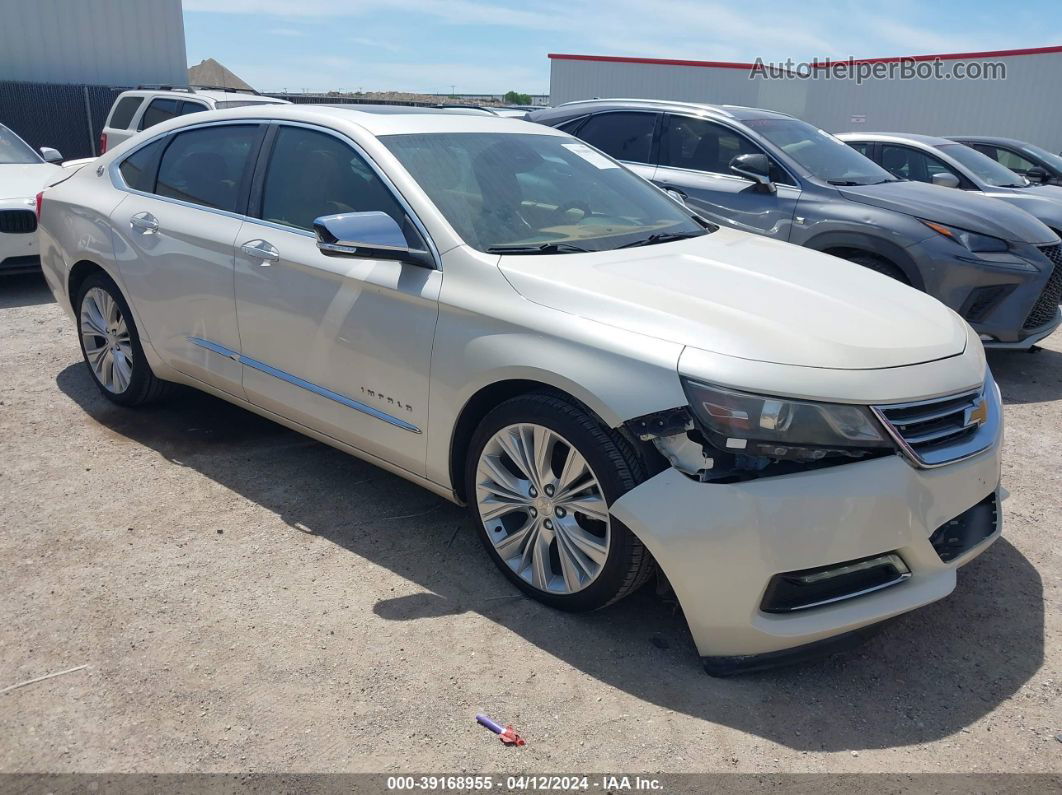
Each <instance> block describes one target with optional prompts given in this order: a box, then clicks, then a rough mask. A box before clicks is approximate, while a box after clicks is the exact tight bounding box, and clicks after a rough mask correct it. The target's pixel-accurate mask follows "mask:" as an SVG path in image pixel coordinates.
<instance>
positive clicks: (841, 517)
mask: <svg viewBox="0 0 1062 795" xmlns="http://www.w3.org/2000/svg"><path fill="white" fill-rule="evenodd" d="M1001 447H1002V445H1001V443H999V442H997V443H996V445H995V446H993V447H992V448H990V449H989V450H987V451H985V452H984V453H982V454H980V455H978V456H976V457H975V458H971V459H969V460H967V461H963V462H959V463H956V464H951V465H949V466H947V467H943V468H941V469H933V470H924V469H915V468H914V467H912V466H910V465H909V464H908V463H907V462H906V461H905V460H904V459H902V458H901V457H899V456H887V457H885V458H877V459H874V460H871V461H863V462H858V463H853V464H845V465H843V466H838V467H831V468H828V469H819V470H814V471H811V472H802V473H798V474H794V475H785V476H779V477H773V478H764V479H761V480H750V481H746V482H744V483H734V484H729V485H723V484H710V483H698V482H696V481H693V480H691V479H689V478H688V477H686V476H685V475H683V474H681V473H680V472H678V471H677V470H675V469H667V470H665V471H664V472H661V473H660V474H659V475H657V476H656V477H654V478H650V479H649V480H647V481H646V482H645V483H642V484H641V485H640V486H636V487H635V488H634V489H633V490H632V491H629V492H628V493H627V494H625V495H624V496H622V497H620V499H619V500H617V501H616V502H615V503H614V504H613V505H612V514H613V515H614V516H616V517H617V518H618V519H619V520H620V521H622V522H623V523H624V524H626V525H627V526H628V527H630V528H631V530H633V531H634V533H635V535H637V536H638V537H639V538H640V539H641V540H642V542H643V543H644V544H645V545H646V547H647V548H648V549H649V551H650V552H652V553H653V557H654V558H655V559H656V561H657V563H658V564H659V565H660V567H661V569H663V571H664V574H666V575H667V578H668V580H669V581H670V582H671V584H672V586H673V587H674V589H675V593H676V594H677V596H678V599H679V603H680V604H681V605H682V612H683V613H684V614H685V616H686V620H687V622H688V623H689V627H690V630H691V632H692V633H693V639H694V641H695V642H696V644H697V650H698V651H699V652H700V653H701V655H702V656H717V655H719V656H725V655H744V654H759V653H761V652H770V651H775V650H778V649H784V648H788V647H790V646H794V645H798V644H802V643H811V642H813V641H816V640H820V639H822V638H826V637H830V636H832V635H837V634H839V633H841V632H847V631H849V630H853V629H858V628H859V627H862V626H866V625H867V624H872V623H874V622H877V621H882V620H884V619H886V618H890V617H891V616H894V615H898V614H899V613H903V612H906V611H908V610H913V609H914V608H916V607H920V606H922V605H924V604H928V603H929V602H933V601H936V600H937V599H941V598H943V597H944V596H947V595H948V594H949V593H950V592H951V591H952V589H953V588H954V587H955V569H957V568H958V567H959V566H961V565H962V564H964V563H966V562H968V561H969V560H970V559H971V558H973V557H974V556H976V555H977V554H980V552H982V551H984V549H985V548H987V547H988V545H989V544H990V543H991V542H992V541H994V540H995V539H996V538H998V536H999V532H1000V531H999V528H997V530H996V533H995V535H993V536H992V537H991V540H988V541H985V542H982V543H981V544H980V545H979V546H977V547H975V548H974V549H973V550H971V551H969V552H968V553H966V554H964V555H963V556H961V557H960V558H958V559H956V560H954V561H952V562H951V563H942V562H941V560H940V558H939V557H938V556H937V553H936V552H935V551H934V549H933V547H932V545H931V544H930V543H929V536H930V535H931V534H932V533H933V531H934V530H936V528H938V527H939V526H940V525H942V524H944V523H945V522H947V521H948V520H949V519H952V518H953V517H955V516H958V515H959V514H960V513H962V512H963V511H965V510H967V509H968V508H970V507H972V506H973V505H975V504H977V503H978V502H979V501H980V500H981V499H983V498H984V497H986V496H987V495H989V494H991V493H992V492H993V491H995V490H996V489H997V487H998V484H999V476H1000V448H1001ZM892 551H896V552H899V554H900V556H901V557H902V558H903V560H904V562H905V563H906V564H907V565H908V566H909V567H910V569H911V574H912V576H911V579H910V580H908V581H907V582H905V583H902V584H901V585H898V586H896V587H893V588H888V589H886V590H883V591H881V592H879V593H876V594H869V595H867V596H863V597H860V598H859V599H852V600H851V601H847V602H840V603H838V604H836V605H828V606H825V607H819V608H816V609H814V610H808V611H801V612H796V613H789V614H773V615H772V614H767V613H763V612H761V611H760V610H759V604H760V601H761V599H762V598H763V592H764V588H765V587H766V585H767V582H768V581H769V580H770V578H771V577H772V576H774V575H775V574H779V573H782V572H787V571H796V570H800V569H805V568H812V567H815V566H822V565H828V564H831V563H839V562H842V561H847V560H854V559H857V558H862V557H867V556H870V555H876V554H879V553H883V552H892Z"/></svg>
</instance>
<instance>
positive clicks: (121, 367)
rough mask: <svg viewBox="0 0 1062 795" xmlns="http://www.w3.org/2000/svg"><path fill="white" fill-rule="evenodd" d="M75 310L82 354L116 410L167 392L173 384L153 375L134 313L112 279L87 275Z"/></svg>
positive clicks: (78, 295)
mask: <svg viewBox="0 0 1062 795" xmlns="http://www.w3.org/2000/svg"><path fill="white" fill-rule="evenodd" d="M74 309H75V312H76V315H77V323H78V339H79V340H80V342H81V355H82V356H83V357H84V358H85V364H86V366H87V367H88V370H89V373H90V374H91V376H92V380H93V381H94V382H95V384H96V386H97V387H98V388H99V390H100V392H101V393H102V394H103V396H104V397H105V398H107V399H108V400H110V401H111V402H112V403H117V404H118V405H119V406H142V405H145V404H148V403H152V402H154V401H156V400H159V399H161V398H163V397H164V396H165V395H166V394H167V393H168V392H169V390H170V387H172V384H170V383H169V382H168V381H163V380H161V379H159V378H156V377H155V374H154V373H153V372H151V366H150V365H149V364H148V361H147V357H146V356H145V355H144V348H143V346H142V345H141V344H140V335H139V334H138V333H137V329H136V324H135V323H134V322H133V313H132V312H130V311H129V304H128V303H126V300H125V297H124V296H123V295H122V291H121V290H119V289H118V285H116V284H115V283H114V281H113V280H112V279H111V277H110V276H108V275H107V274H105V273H102V272H97V273H93V274H91V275H90V276H88V277H87V278H86V279H85V280H84V281H83V282H82V283H81V286H80V287H79V288H78V291H77V297H76V299H75V301H74Z"/></svg>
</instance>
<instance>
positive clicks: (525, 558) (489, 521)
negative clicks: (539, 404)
mask: <svg viewBox="0 0 1062 795" xmlns="http://www.w3.org/2000/svg"><path fill="white" fill-rule="evenodd" d="M476 503H477V508H478V510H479V516H480V519H481V521H482V522H483V527H484V529H485V531H486V533H487V536H488V538H489V539H490V542H491V544H492V545H493V546H494V549H495V551H496V552H497V553H498V555H499V557H501V559H502V560H503V561H504V562H505V564H506V565H507V566H508V567H509V568H510V569H511V570H512V571H513V572H514V573H515V574H516V575H517V576H518V577H520V578H521V579H522V580H524V581H525V582H526V583H528V584H529V585H531V586H532V587H534V588H536V589H538V590H541V591H544V592H546V593H553V594H571V593H576V592H578V591H581V590H583V589H584V588H586V587H587V586H588V585H590V584H591V583H592V582H594V581H595V580H596V579H597V578H598V577H599V576H600V574H601V571H602V569H603V567H604V565H605V563H606V562H607V561H608V554H609V544H610V541H611V529H610V523H609V514H608V506H607V504H606V502H605V498H604V494H603V492H602V491H601V486H600V483H599V482H598V480H597V477H596V476H595V475H594V473H593V471H592V470H591V469H590V467H589V465H588V464H587V462H586V460H585V459H584V458H583V456H582V455H581V454H580V453H579V452H578V451H577V450H576V449H575V447H574V446H573V445H572V444H571V443H570V442H568V441H567V440H566V439H565V438H564V437H563V436H561V435H560V434H558V433H557V432H556V431H553V430H551V429H549V428H546V427H544V426H541V425H535V424H532V423H520V424H516V425H510V426H508V427H506V428H502V429H501V430H499V431H498V432H497V433H495V434H494V436H492V437H491V438H490V439H489V440H488V441H487V444H486V445H485V446H484V448H483V451H482V453H481V454H480V458H479V461H478V462H477V468H476Z"/></svg>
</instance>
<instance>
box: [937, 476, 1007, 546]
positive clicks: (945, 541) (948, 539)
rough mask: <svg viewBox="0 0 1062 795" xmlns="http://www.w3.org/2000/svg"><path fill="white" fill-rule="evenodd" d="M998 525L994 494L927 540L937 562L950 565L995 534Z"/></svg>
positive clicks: (996, 504) (943, 525) (945, 525)
mask: <svg viewBox="0 0 1062 795" xmlns="http://www.w3.org/2000/svg"><path fill="white" fill-rule="evenodd" d="M998 526H999V500H998V499H997V497H996V495H995V492H993V493H992V494H989V495H988V496H987V497H985V498H984V499H983V500H981V501H980V502H979V503H977V505H975V506H974V507H973V508H970V509H969V510H967V511H963V512H962V513H960V514H959V515H958V516H956V517H955V518H954V519H952V520H951V521H950V522H945V523H944V524H942V525H941V526H940V527H938V528H937V529H936V530H935V531H934V532H933V535H931V536H930V537H929V543H930V544H932V545H933V549H935V550H936V551H937V555H938V556H940V559H941V560H942V561H943V562H944V563H949V562H951V561H953V560H955V558H957V557H959V556H960V555H962V554H964V553H965V552H968V551H969V550H971V549H973V548H974V547H976V546H977V545H978V544H980V543H981V542H982V541H984V540H985V539H986V538H988V537H989V536H990V535H992V533H994V532H996V528H997V527H998Z"/></svg>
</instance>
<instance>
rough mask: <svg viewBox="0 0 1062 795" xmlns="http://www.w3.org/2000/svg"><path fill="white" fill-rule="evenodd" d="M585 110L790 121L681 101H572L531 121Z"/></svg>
mask: <svg viewBox="0 0 1062 795" xmlns="http://www.w3.org/2000/svg"><path fill="white" fill-rule="evenodd" d="M583 108H585V109H586V112H587V113H590V112H592V111H594V110H618V109H622V108H631V109H634V110H655V111H674V112H678V113H689V112H690V111H693V112H703V113H713V114H715V115H718V116H725V117H727V118H731V119H737V120H739V121H744V120H748V119H791V118H793V117H792V116H790V115H789V114H788V113H782V112H780V111H776V110H768V109H766V108H750V107H746V106H744V105H713V104H711V103H708V102H682V101H680V100H673V99H625V98H615V99H583V100H577V101H575V102H565V103H564V104H563V105H557V106H556V107H553V108H550V109H548V110H546V111H537V112H535V115H534V118H536V119H540V118H549V117H554V116H562V115H569V116H570V115H574V114H573V111H577V110H581V109H583Z"/></svg>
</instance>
